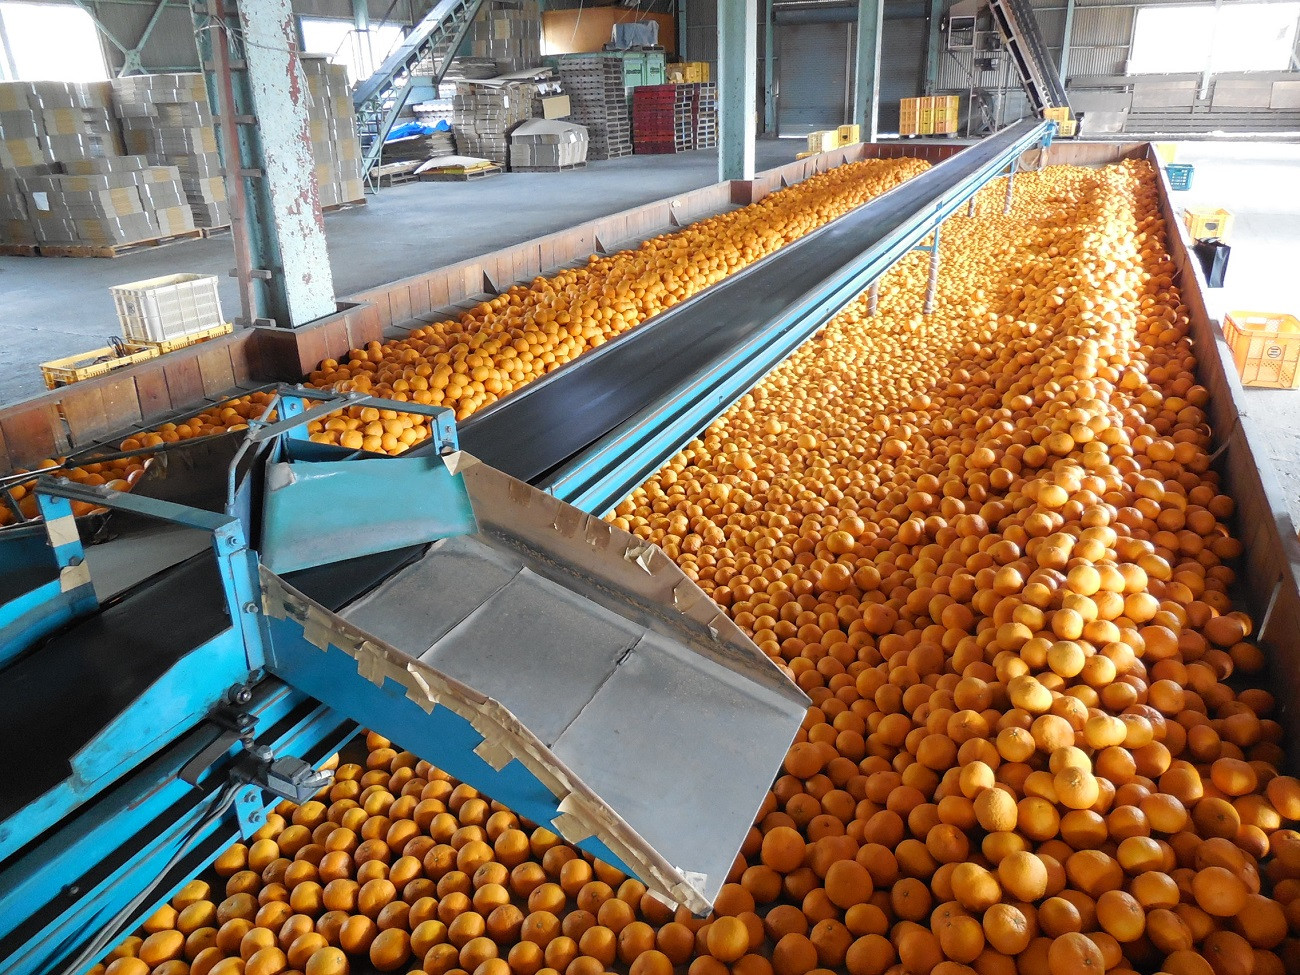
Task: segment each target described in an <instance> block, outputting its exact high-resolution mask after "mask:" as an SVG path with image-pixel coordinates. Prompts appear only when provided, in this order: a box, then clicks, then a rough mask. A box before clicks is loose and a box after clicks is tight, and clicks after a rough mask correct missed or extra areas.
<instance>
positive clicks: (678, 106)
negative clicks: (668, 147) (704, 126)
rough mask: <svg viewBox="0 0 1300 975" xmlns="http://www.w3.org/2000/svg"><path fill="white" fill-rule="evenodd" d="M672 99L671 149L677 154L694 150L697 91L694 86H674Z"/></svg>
mask: <svg viewBox="0 0 1300 975" xmlns="http://www.w3.org/2000/svg"><path fill="white" fill-rule="evenodd" d="M673 88H674V89H676V97H675V98H674V99H673V147H674V148H675V149H676V150H677V151H678V152H690V151H691V150H692V149H694V148H695V129H696V113H697V112H698V111H699V90H698V88H697V86H695V85H688V84H675V85H673Z"/></svg>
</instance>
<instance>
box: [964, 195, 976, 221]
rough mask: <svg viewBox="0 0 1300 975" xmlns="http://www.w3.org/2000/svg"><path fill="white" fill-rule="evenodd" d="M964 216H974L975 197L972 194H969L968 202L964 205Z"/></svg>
mask: <svg viewBox="0 0 1300 975" xmlns="http://www.w3.org/2000/svg"><path fill="white" fill-rule="evenodd" d="M966 216H968V217H973V216H975V195H974V194H973V193H972V194H971V198H970V202H968V203H967V204H966Z"/></svg>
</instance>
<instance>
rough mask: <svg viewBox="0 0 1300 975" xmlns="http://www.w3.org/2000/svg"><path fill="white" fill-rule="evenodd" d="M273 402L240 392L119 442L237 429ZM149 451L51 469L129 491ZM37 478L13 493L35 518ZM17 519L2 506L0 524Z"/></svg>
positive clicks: (134, 446)
mask: <svg viewBox="0 0 1300 975" xmlns="http://www.w3.org/2000/svg"><path fill="white" fill-rule="evenodd" d="M270 402H271V395H270V394H269V393H250V394H249V395H247V396H240V397H239V398H237V399H233V400H230V401H229V402H226V403H222V404H220V405H219V406H211V407H209V408H208V409H206V410H204V411H203V412H202V413H199V414H197V415H195V416H192V417H189V418H188V419H186V420H183V421H181V422H180V423H164V424H163V425H162V426H160V427H159V428H158V429H157V430H154V431H152V432H150V433H140V434H136V435H134V436H131V437H127V438H126V439H125V440H123V441H122V442H121V444H120V445H119V447H120V449H122V450H139V449H141V448H142V447H157V446H158V445H159V444H163V443H175V442H177V441H178V440H189V439H190V438H192V437H207V436H212V435H214V434H219V433H228V432H232V431H235V430H243V429H245V428H247V426H248V421H249V419H250V418H256V417H259V416H261V415H262V413H263V412H265V410H266V407H267V405H268V404H269V403H270ZM149 460H150V455H148V454H137V455H136V456H134V457H123V458H120V459H118V460H109V461H104V462H102V463H90V464H83V465H82V466H80V467H70V468H66V469H60V470H57V471H51V473H52V475H53V476H54V477H62V478H66V479H68V480H71V481H76V482H77V483H78V484H89V485H106V486H108V487H110V488H113V489H114V490H115V491H129V490H130V489H131V488H132V487H134V486H135V483H136V481H138V480H139V479H140V478H141V477H143V476H144V471H145V468H146V467H147V466H148V464H149ZM57 466H58V462H57V461H54V460H51V459H47V460H43V461H41V462H40V463H39V464H37V465H36V469H35V470H31V471H29V470H27V469H25V468H19V469H18V470H17V471H15V472H14V473H16V474H28V473H31V474H37V475H39V474H40V473H42V472H43V471H48V470H51V468H54V467H57ZM35 483H36V481H35V478H33V479H32V480H30V481H24V482H22V483H20V484H16V485H14V487H12V488H11V489H10V493H11V495H12V496H13V498H14V500H15V501H17V502H18V510H19V511H20V512H22V515H23V517H24V518H25V519H30V518H36V517H37V516H38V515H39V513H40V512H39V510H38V509H37V506H36V497H35V495H33V494H32V493H31V490H32V487H33V486H34V485H35ZM93 510H94V506H93V505H90V504H87V503H86V502H84V501H74V502H72V513H73V514H74V515H78V516H80V515H85V514H89V513H90V512H91V511H93ZM14 521H17V519H16V518H15V517H14V515H13V513H12V512H11V511H10V510H9V509H8V508H7V507H5V506H0V526H4V525H8V524H11V523H12V522H14Z"/></svg>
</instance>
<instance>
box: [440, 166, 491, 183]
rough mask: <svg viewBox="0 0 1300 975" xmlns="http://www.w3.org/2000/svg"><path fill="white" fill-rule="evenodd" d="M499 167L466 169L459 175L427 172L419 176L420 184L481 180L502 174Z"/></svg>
mask: <svg viewBox="0 0 1300 975" xmlns="http://www.w3.org/2000/svg"><path fill="white" fill-rule="evenodd" d="M504 171H505V170H503V169H502V168H501V167H500V166H484V167H483V168H482V169H467V170H465V171H464V172H461V173H435V172H432V171H430V172H427V173H421V174H420V182H421V183H468V182H469V181H470V180H474V179H483V178H485V177H487V176H495V175H496V174H497V173H501V172H504Z"/></svg>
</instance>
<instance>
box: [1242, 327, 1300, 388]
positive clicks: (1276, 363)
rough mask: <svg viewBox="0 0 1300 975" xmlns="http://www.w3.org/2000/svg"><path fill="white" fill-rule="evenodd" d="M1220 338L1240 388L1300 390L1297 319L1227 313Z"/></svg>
mask: <svg viewBox="0 0 1300 975" xmlns="http://www.w3.org/2000/svg"><path fill="white" fill-rule="evenodd" d="M1223 334H1224V337H1225V338H1226V339H1227V340H1228V347H1229V348H1230V349H1232V358H1233V361H1234V362H1236V364H1237V373H1238V374H1239V375H1240V376H1241V382H1242V385H1245V386H1263V387H1265V388H1267V389H1300V319H1297V318H1296V317H1295V316H1294V315H1287V314H1285V313H1282V312H1268V311H1230V312H1228V313H1227V314H1226V315H1224V316H1223Z"/></svg>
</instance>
